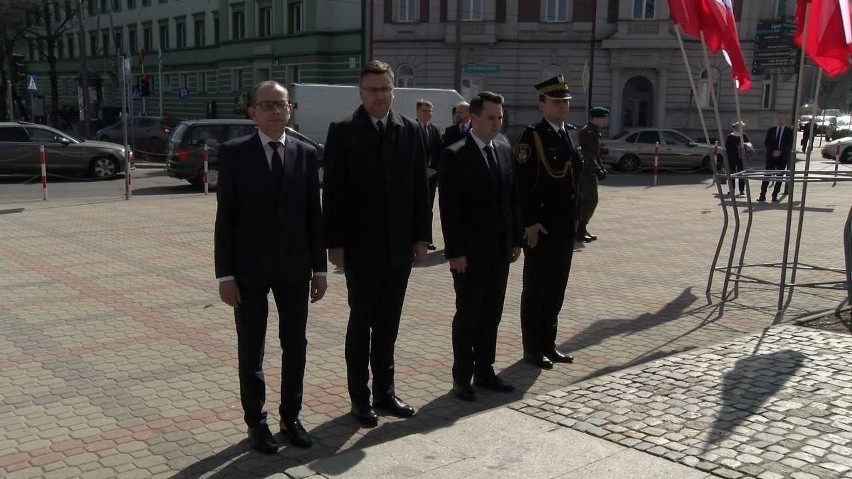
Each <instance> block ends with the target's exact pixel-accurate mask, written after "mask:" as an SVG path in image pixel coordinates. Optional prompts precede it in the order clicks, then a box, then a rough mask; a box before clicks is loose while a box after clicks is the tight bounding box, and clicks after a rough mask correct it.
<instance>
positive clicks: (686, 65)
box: [674, 24, 710, 142]
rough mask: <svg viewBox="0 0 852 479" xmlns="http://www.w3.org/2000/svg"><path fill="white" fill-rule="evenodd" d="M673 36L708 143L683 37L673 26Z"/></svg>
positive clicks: (707, 134) (677, 27) (708, 137)
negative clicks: (678, 47) (674, 36)
mask: <svg viewBox="0 0 852 479" xmlns="http://www.w3.org/2000/svg"><path fill="white" fill-rule="evenodd" d="M674 31H675V35H677V44H678V46H680V54H681V55H682V56H683V67H684V69H685V70H686V77H687V78H688V79H689V87H690V88H692V98H693V99H694V100H695V109H696V110H698V119H699V120H700V121H701V130H702V131H703V132H704V138H706V139H707V141H708V142H709V141H710V134H709V133H708V132H707V123H706V122H705V121H704V113H703V112H702V111H701V103H700V102H699V101H698V89H697V88H696V87H695V80H694V79H693V78H692V72H691V71H690V69H689V58H687V56H686V48H685V47H684V45H683V37H682V36H681V35H680V27H679V26H678V25H677V24H674Z"/></svg>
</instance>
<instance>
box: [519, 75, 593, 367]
mask: <svg viewBox="0 0 852 479" xmlns="http://www.w3.org/2000/svg"><path fill="white" fill-rule="evenodd" d="M535 88H536V90H538V93H539V96H538V108H539V110H541V112H542V114H543V115H544V118H543V119H542V120H541V122H539V123H538V124H536V125H530V126H528V127H527V128H526V129H525V130H524V132H523V133H522V134H521V138H520V140H518V147H517V149H516V151H515V156H516V158H517V162H518V185H519V190H520V197H521V222H522V224H523V226H524V228H525V230H524V241H525V245H524V277H523V291H522V293H521V332H522V335H523V343H524V359H526V360H527V361H529V362H530V363H532V364H533V365H535V366H537V367H539V368H542V369H552V368H553V363H571V362H573V361H574V358H573V357H571V356H569V355H567V354H564V353H562V352H560V351H559V350H558V349H557V347H556V326H557V322H558V316H559V311H560V310H561V309H562V301H563V300H564V299H565V288H566V286H567V284H568V273H569V272H570V270H571V259H572V257H573V254H574V250H573V247H574V237H575V235H576V224H575V221H576V219H577V206H578V204H577V202H578V198H577V193H578V190H579V183H578V182H579V181H580V177H581V174H582V167H583V160H582V157H581V155H580V153H579V148H580V141H579V138H578V135H577V129H576V128H574V127H573V126H571V125H569V124H567V123H565V120H566V119H567V118H568V106H569V103H568V100H570V99H571V94H570V93H569V91H568V83H567V82H566V81H565V79H564V78H563V77H562V75H559V76H556V77H553V78H550V79H548V80H546V81H544V82H542V83H539V84H538V85H536V86H535Z"/></svg>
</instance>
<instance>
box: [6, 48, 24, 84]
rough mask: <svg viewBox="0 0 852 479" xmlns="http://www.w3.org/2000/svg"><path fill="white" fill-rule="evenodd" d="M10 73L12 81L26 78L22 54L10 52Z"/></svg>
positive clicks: (16, 81) (15, 81)
mask: <svg viewBox="0 0 852 479" xmlns="http://www.w3.org/2000/svg"><path fill="white" fill-rule="evenodd" d="M10 73H11V75H10V76H11V77H12V83H18V82H19V81H21V80H25V79H26V78H27V62H26V60H24V56H23V55H19V54H17V53H13V54H12V66H11V70H10Z"/></svg>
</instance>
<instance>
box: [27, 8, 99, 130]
mask: <svg viewBox="0 0 852 479" xmlns="http://www.w3.org/2000/svg"><path fill="white" fill-rule="evenodd" d="M18 1H19V2H21V3H23V4H24V5H23V12H24V15H25V17H26V19H27V22H26V27H25V28H24V32H23V37H24V38H25V39H26V40H27V41H29V42H30V43H32V44H33V46H34V47H35V48H36V49H38V50H39V51H40V52H41V53H42V55H44V57H45V59H47V64H48V68H49V70H48V76H49V81H50V114H49V115H48V117H49V118H50V123H51V124H54V123H55V122H56V113H57V112H58V111H59V81H58V78H57V73H56V63H57V61H59V55H58V54H59V52H58V48H57V47H58V46H59V44H60V43H61V42H62V40H63V39H64V38H65V35H66V34H67V33H68V32H73V31H74V27H75V25H74V19H75V18H76V15H77V9H78V8H80V7H79V5H80V3H79V2H62V1H58V0H18ZM82 42H83V39H82V38H81V39H80V43H81V48H82ZM54 126H55V125H54Z"/></svg>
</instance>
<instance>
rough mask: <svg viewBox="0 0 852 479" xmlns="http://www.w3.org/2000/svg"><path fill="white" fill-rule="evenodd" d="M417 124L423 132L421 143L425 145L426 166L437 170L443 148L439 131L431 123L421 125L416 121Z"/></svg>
mask: <svg viewBox="0 0 852 479" xmlns="http://www.w3.org/2000/svg"><path fill="white" fill-rule="evenodd" d="M417 125H418V126H420V128H421V131H422V132H423V144H424V145H425V147H426V166H427V167H429V168H432V169H434V170H437V169H438V163H439V161H440V159H441V150H442V149H443V140H442V139H441V132H440V131H438V127H437V126H435V125H433V124H432V123H427V124H426V125H423V124H421V123H419V122H418V123H417Z"/></svg>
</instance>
